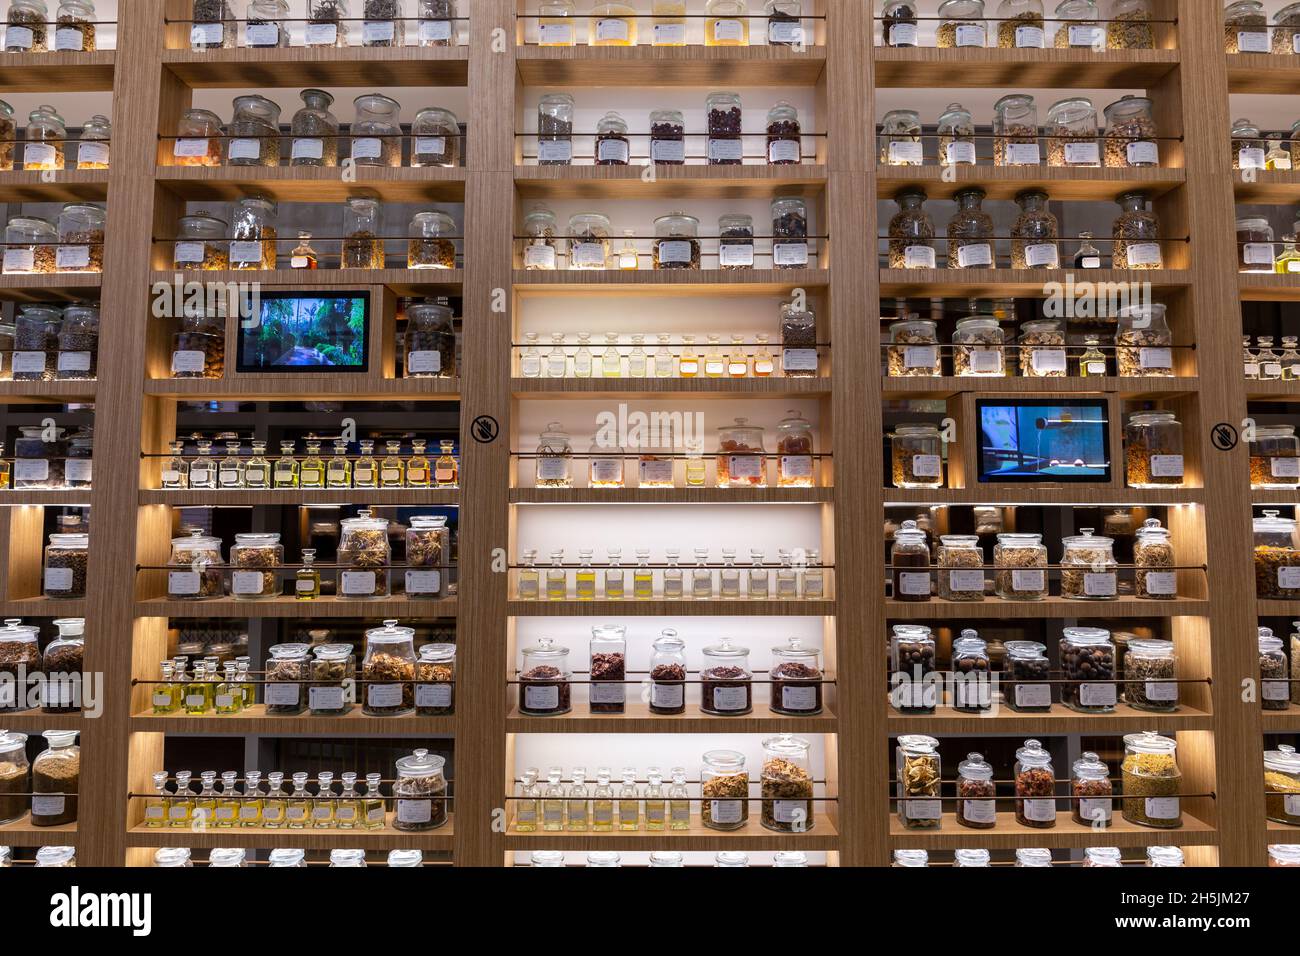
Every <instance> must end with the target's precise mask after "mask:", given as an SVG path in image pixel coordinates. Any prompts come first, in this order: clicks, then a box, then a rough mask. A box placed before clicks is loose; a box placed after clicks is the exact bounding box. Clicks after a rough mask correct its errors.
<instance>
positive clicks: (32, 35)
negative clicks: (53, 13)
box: [5, 0, 50, 53]
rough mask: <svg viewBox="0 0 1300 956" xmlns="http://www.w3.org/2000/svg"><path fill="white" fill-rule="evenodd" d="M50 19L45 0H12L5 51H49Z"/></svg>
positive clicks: (6, 30) (6, 31)
mask: <svg viewBox="0 0 1300 956" xmlns="http://www.w3.org/2000/svg"><path fill="white" fill-rule="evenodd" d="M49 19H50V12H49V8H48V7H47V6H46V5H45V0H12V2H11V3H10V4H9V15H8V17H7V23H8V26H7V27H6V29H5V52H6V53H48V52H49V31H48V27H49Z"/></svg>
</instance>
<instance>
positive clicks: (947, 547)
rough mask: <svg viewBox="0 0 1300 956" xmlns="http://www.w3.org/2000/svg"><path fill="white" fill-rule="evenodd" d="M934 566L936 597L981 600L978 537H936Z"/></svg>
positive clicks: (982, 590) (981, 565)
mask: <svg viewBox="0 0 1300 956" xmlns="http://www.w3.org/2000/svg"><path fill="white" fill-rule="evenodd" d="M939 541H940V544H939V548H938V554H937V556H936V558H937V561H936V567H938V568H939V569H940V571H939V597H941V598H943V599H944V600H945V601H982V600H984V567H983V566H984V553H983V551H981V550H980V546H979V538H978V537H976V536H975V535H967V534H945V535H941V536H940V537H939Z"/></svg>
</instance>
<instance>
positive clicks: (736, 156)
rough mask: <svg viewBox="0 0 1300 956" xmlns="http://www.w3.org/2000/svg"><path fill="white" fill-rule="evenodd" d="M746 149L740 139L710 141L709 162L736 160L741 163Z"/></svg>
mask: <svg viewBox="0 0 1300 956" xmlns="http://www.w3.org/2000/svg"><path fill="white" fill-rule="evenodd" d="M744 153H745V148H744V145H743V144H742V142H741V140H740V138H739V137H737V138H736V139H713V138H710V139H709V162H714V163H716V162H720V161H722V160H735V161H736V162H739V161H740V160H741V158H742V157H743V156H744Z"/></svg>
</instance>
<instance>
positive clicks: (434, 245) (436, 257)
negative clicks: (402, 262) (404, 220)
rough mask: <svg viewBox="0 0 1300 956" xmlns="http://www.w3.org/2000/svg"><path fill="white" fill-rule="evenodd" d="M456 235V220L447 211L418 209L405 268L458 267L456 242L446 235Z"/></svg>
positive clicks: (408, 243)
mask: <svg viewBox="0 0 1300 956" xmlns="http://www.w3.org/2000/svg"><path fill="white" fill-rule="evenodd" d="M455 235H456V223H455V221H454V220H453V219H452V218H451V216H449V215H447V214H446V213H445V212H438V211H437V210H430V211H425V212H417V213H416V214H415V215H414V216H413V217H412V219H411V227H410V237H409V239H408V241H407V250H406V268H408V269H454V268H456V243H455V242H454V241H453V240H452V239H450V238H447V237H449V236H455Z"/></svg>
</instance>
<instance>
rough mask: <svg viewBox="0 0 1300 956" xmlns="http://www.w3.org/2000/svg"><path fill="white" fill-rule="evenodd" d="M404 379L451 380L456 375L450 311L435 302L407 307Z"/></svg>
mask: <svg viewBox="0 0 1300 956" xmlns="http://www.w3.org/2000/svg"><path fill="white" fill-rule="evenodd" d="M402 345H403V360H402V373H403V376H404V377H405V378H452V377H454V376H455V375H456V333H455V332H454V331H453V328H452V311H451V308H450V307H448V306H445V305H442V304H441V303H438V302H429V301H425V302H413V303H411V304H410V305H408V306H407V307H406V331H405V332H404V333H403V336H402Z"/></svg>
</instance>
